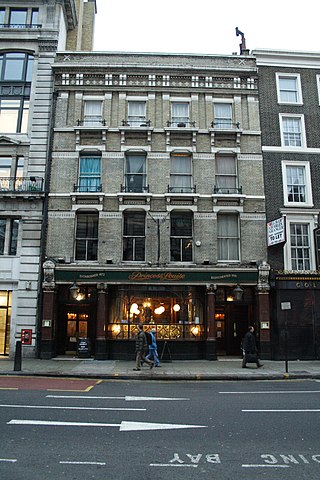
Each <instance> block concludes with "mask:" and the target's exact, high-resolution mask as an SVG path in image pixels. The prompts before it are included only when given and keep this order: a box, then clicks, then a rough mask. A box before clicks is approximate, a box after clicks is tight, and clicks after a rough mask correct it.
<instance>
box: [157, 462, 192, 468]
mask: <svg viewBox="0 0 320 480" xmlns="http://www.w3.org/2000/svg"><path fill="white" fill-rule="evenodd" d="M149 466H150V467H193V468H197V466H198V465H192V464H191V463H150V465H149Z"/></svg>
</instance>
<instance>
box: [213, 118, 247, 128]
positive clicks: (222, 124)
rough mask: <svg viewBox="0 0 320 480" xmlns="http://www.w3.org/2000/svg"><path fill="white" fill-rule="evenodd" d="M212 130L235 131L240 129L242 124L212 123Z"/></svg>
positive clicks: (227, 121)
mask: <svg viewBox="0 0 320 480" xmlns="http://www.w3.org/2000/svg"><path fill="white" fill-rule="evenodd" d="M211 128H216V129H217V130H235V129H239V128H240V123H239V122H237V123H232V122H231V121H229V120H225V121H222V120H221V121H219V122H215V121H213V122H211Z"/></svg>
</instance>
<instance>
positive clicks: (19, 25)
mask: <svg viewBox="0 0 320 480" xmlns="http://www.w3.org/2000/svg"><path fill="white" fill-rule="evenodd" d="M0 28H35V29H37V28H42V24H41V23H0Z"/></svg>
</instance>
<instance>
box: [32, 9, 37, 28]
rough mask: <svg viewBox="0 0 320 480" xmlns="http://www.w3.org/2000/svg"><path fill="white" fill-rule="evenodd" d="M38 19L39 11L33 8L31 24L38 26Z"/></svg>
mask: <svg viewBox="0 0 320 480" xmlns="http://www.w3.org/2000/svg"><path fill="white" fill-rule="evenodd" d="M38 17H39V10H38V9H37V8H33V9H32V12H31V24H32V25H37V24H38Z"/></svg>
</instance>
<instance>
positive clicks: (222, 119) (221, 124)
mask: <svg viewBox="0 0 320 480" xmlns="http://www.w3.org/2000/svg"><path fill="white" fill-rule="evenodd" d="M214 126H215V127H216V128H231V127H232V105H231V104H229V103H215V104H214Z"/></svg>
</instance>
